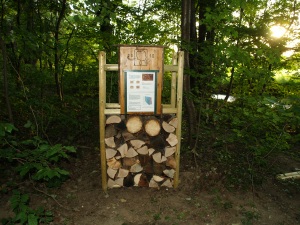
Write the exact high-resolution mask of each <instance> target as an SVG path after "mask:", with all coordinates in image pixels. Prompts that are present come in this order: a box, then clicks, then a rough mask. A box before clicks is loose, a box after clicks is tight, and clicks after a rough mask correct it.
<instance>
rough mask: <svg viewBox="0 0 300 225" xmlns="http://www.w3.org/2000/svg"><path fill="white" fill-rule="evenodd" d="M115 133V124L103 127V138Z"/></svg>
mask: <svg viewBox="0 0 300 225" xmlns="http://www.w3.org/2000/svg"><path fill="white" fill-rule="evenodd" d="M116 134H117V131H116V129H115V126H114V125H113V124H110V125H109V126H107V127H106V128H105V138H109V137H113V136H115V135H116Z"/></svg>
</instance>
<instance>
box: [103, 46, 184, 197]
mask: <svg viewBox="0 0 300 225" xmlns="http://www.w3.org/2000/svg"><path fill="white" fill-rule="evenodd" d="M183 69H184V52H183V51H180V52H178V53H174V55H173V60H172V65H164V71H165V72H172V78H171V82H172V84H171V88H172V89H171V97H170V98H171V99H170V104H163V105H162V113H163V114H176V117H177V118H178V126H177V129H176V136H177V139H178V140H179V142H178V144H177V145H176V151H175V160H176V164H177V167H176V173H175V176H174V188H177V187H178V185H179V167H180V147H181V142H180V140H181V122H182V101H183V99H182V94H183V90H182V89H183ZM118 70H119V65H118V64H106V53H105V52H103V51H101V52H100V53H99V128H100V160H101V174H102V189H103V190H104V191H105V192H106V191H107V167H106V152H105V141H104V140H105V121H106V115H112V114H115V115H116V114H117V115H121V114H122V113H121V106H120V104H119V103H106V71H118Z"/></svg>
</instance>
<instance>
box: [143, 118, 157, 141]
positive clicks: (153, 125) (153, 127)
mask: <svg viewBox="0 0 300 225" xmlns="http://www.w3.org/2000/svg"><path fill="white" fill-rule="evenodd" d="M160 129H161V128H160V124H159V121H158V120H156V119H151V120H148V121H147V122H146V123H145V131H146V133H147V134H148V135H149V136H151V137H153V136H157V135H158V134H159V132H160Z"/></svg>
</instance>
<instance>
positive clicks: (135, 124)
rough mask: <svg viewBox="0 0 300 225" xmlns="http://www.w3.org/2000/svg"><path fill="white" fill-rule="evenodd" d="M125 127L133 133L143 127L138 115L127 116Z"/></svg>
mask: <svg viewBox="0 0 300 225" xmlns="http://www.w3.org/2000/svg"><path fill="white" fill-rule="evenodd" d="M126 127H127V130H128V132H129V133H132V134H135V133H137V132H139V131H140V130H141V129H142V127H143V123H142V120H141V118H140V117H139V116H131V117H129V118H128V120H127V122H126Z"/></svg>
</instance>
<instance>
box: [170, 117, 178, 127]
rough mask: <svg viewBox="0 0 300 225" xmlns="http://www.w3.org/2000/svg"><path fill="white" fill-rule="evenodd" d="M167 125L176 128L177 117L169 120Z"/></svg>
mask: <svg viewBox="0 0 300 225" xmlns="http://www.w3.org/2000/svg"><path fill="white" fill-rule="evenodd" d="M169 124H170V125H172V126H173V127H175V128H177V126H178V119H177V117H174V118H173V119H171V120H170V121H169Z"/></svg>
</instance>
